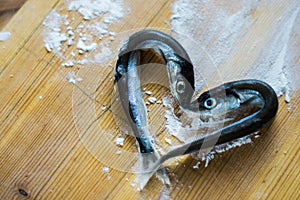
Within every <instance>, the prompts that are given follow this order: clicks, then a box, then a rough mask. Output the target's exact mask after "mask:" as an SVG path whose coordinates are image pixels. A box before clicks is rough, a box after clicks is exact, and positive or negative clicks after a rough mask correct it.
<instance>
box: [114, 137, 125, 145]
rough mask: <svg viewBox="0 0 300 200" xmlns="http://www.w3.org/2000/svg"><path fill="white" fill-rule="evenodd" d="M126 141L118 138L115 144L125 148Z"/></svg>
mask: <svg viewBox="0 0 300 200" xmlns="http://www.w3.org/2000/svg"><path fill="white" fill-rule="evenodd" d="M124 140H125V138H121V137H117V138H116V139H115V143H116V144H117V145H118V146H124Z"/></svg>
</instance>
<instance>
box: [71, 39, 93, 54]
mask: <svg viewBox="0 0 300 200" xmlns="http://www.w3.org/2000/svg"><path fill="white" fill-rule="evenodd" d="M76 48H77V49H79V50H82V51H94V50H95V49H96V48H97V43H95V42H93V43H91V44H89V45H87V44H85V43H84V41H83V40H82V39H81V38H80V39H79V40H78V43H77V45H76Z"/></svg>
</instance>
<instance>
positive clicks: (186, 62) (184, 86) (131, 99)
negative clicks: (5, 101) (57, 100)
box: [114, 30, 195, 188]
mask: <svg viewBox="0 0 300 200" xmlns="http://www.w3.org/2000/svg"><path fill="white" fill-rule="evenodd" d="M149 49H152V50H154V51H155V52H157V53H158V54H159V55H160V56H161V57H162V59H163V60H164V61H165V65H166V68H167V71H168V77H169V82H170V88H171V93H172V94H173V96H174V97H175V99H176V101H177V103H178V104H179V105H180V106H181V107H182V108H188V107H189V105H190V102H191V99H192V97H193V94H194V89H195V86H194V84H195V80H194V69H193V65H192V64H191V61H190V58H189V56H188V54H187V52H186V51H185V50H184V48H183V47H182V46H181V45H180V44H179V43H178V42H177V41H176V40H175V39H174V38H172V37H171V36H169V35H167V34H165V33H163V32H160V31H157V30H143V31H139V32H137V33H135V34H133V35H132V36H130V37H129V39H128V41H127V42H126V43H125V44H124V45H123V46H122V47H121V48H120V50H119V55H118V60H117V63H116V67H115V74H114V80H115V81H114V82H115V85H116V86H117V89H118V92H119V97H120V100H121V104H122V107H123V110H124V111H125V114H126V116H127V119H129V123H130V127H131V128H132V131H133V135H134V137H135V139H136V141H137V144H138V149H139V155H140V159H141V163H142V165H143V168H148V166H149V165H151V163H153V162H155V161H156V160H157V159H159V157H160V155H159V154H158V153H157V151H156V150H155V148H154V143H153V141H152V139H151V136H150V133H149V130H148V123H147V122H148V120H147V111H146V107H145V103H144V101H143V98H142V92H141V89H140V87H141V83H140V80H139V73H138V69H137V67H138V66H139V64H140V59H141V58H140V55H141V52H142V51H145V50H149ZM162 174H166V173H162ZM148 175H149V178H150V177H151V175H150V174H148ZM145 176H147V175H145ZM143 180H145V181H143V182H142V183H140V185H141V187H142V188H143V187H144V185H145V183H146V182H147V181H148V180H147V178H143Z"/></svg>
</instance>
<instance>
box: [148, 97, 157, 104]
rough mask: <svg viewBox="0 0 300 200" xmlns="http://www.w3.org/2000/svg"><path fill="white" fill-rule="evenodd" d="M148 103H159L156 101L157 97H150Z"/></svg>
mask: <svg viewBox="0 0 300 200" xmlns="http://www.w3.org/2000/svg"><path fill="white" fill-rule="evenodd" d="M148 101H149V102H150V103H155V102H156V101H157V99H156V98H155V97H149V98H148Z"/></svg>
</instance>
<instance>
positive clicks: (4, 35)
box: [0, 32, 11, 41]
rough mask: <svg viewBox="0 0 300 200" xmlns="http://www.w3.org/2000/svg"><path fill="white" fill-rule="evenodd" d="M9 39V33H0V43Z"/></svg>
mask: <svg viewBox="0 0 300 200" xmlns="http://www.w3.org/2000/svg"><path fill="white" fill-rule="evenodd" d="M10 37H11V33H10V32H0V41H6V40H8V39H9V38H10Z"/></svg>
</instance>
